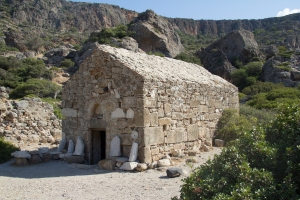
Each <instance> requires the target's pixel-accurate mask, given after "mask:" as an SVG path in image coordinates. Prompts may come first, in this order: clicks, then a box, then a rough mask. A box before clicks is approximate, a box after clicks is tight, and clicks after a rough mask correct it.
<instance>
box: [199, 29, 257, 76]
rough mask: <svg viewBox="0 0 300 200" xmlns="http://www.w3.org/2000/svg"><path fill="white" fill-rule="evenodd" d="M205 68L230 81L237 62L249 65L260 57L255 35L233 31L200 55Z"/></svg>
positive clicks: (242, 31)
mask: <svg viewBox="0 0 300 200" xmlns="http://www.w3.org/2000/svg"><path fill="white" fill-rule="evenodd" d="M197 54H198V56H199V58H200V59H201V61H202V63H203V65H204V67H205V68H206V69H207V70H208V71H210V72H211V73H213V74H216V75H218V76H221V77H222V78H225V79H227V80H229V79H230V73H231V72H232V71H233V70H235V68H234V66H233V65H234V63H235V62H236V60H239V61H241V62H242V63H244V64H245V63H248V62H249V61H250V60H251V59H252V58H254V57H257V56H259V54H260V53H259V48H258V44H257V42H256V41H255V39H254V35H253V33H251V32H250V31H246V30H239V31H233V32H231V33H229V34H228V35H226V36H225V37H223V38H221V39H219V40H218V41H216V42H214V43H213V44H211V45H210V46H208V47H207V48H205V49H202V50H201V51H199V52H198V53H197Z"/></svg>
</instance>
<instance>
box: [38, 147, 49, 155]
mask: <svg viewBox="0 0 300 200" xmlns="http://www.w3.org/2000/svg"><path fill="white" fill-rule="evenodd" d="M38 150H39V155H40V157H43V154H45V153H49V147H40V148H38Z"/></svg>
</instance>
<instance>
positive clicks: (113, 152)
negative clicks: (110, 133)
mask: <svg viewBox="0 0 300 200" xmlns="http://www.w3.org/2000/svg"><path fill="white" fill-rule="evenodd" d="M110 156H111V157H118V156H121V140H120V138H119V137H118V136H115V137H114V138H113V139H112V140H111V143H110Z"/></svg>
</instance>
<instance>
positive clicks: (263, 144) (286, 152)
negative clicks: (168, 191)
mask: <svg viewBox="0 0 300 200" xmlns="http://www.w3.org/2000/svg"><path fill="white" fill-rule="evenodd" d="M299 163H300V106H299V104H293V105H281V106H280V107H279V112H278V114H277V115H276V119H275V120H274V121H273V122H271V123H270V124H267V125H265V126H264V127H258V128H257V129H253V130H251V131H245V132H242V133H241V134H240V137H239V139H236V140H234V141H232V142H231V144H230V145H229V146H228V147H226V148H224V149H223V151H222V153H221V154H220V155H218V156H215V157H214V159H213V160H210V161H208V162H207V163H206V164H205V165H204V166H201V167H199V168H197V169H196V170H195V171H194V172H193V173H192V174H191V176H190V177H188V178H186V179H184V184H183V186H182V188H181V195H180V198H181V199H299V198H300V165H299ZM175 199H176V198H175Z"/></svg>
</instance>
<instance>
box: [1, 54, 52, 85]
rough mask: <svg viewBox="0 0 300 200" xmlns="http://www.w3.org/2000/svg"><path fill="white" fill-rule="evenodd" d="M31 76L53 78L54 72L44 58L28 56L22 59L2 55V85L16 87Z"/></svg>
mask: <svg viewBox="0 0 300 200" xmlns="http://www.w3.org/2000/svg"><path fill="white" fill-rule="evenodd" d="M31 78H44V79H48V80H52V78H53V73H52V71H50V70H49V69H47V68H46V66H45V64H44V62H43V61H42V60H37V59H34V58H26V59H24V60H23V61H20V60H18V59H17V58H15V57H8V58H6V57H2V56H0V85H2V86H6V87H11V88H16V87H17V86H18V85H19V84H20V83H22V82H26V81H27V80H28V79H31Z"/></svg>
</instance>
